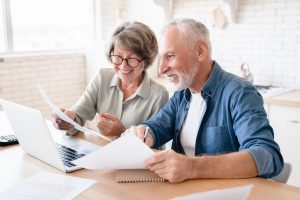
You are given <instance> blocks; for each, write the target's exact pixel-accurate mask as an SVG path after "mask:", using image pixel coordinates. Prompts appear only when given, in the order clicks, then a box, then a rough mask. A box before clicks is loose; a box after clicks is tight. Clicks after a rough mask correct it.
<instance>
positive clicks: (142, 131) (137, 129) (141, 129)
mask: <svg viewBox="0 0 300 200" xmlns="http://www.w3.org/2000/svg"><path fill="white" fill-rule="evenodd" d="M129 132H131V133H134V134H136V135H137V136H138V137H139V138H140V139H141V140H142V141H143V142H144V143H145V144H146V145H148V146H149V147H152V146H153V138H152V135H151V134H146V127H145V126H143V125H138V126H131V127H130V128H129V129H127V130H126V131H125V132H124V134H126V133H129ZM145 136H146V137H145Z"/></svg>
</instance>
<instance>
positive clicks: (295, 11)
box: [0, 0, 300, 187]
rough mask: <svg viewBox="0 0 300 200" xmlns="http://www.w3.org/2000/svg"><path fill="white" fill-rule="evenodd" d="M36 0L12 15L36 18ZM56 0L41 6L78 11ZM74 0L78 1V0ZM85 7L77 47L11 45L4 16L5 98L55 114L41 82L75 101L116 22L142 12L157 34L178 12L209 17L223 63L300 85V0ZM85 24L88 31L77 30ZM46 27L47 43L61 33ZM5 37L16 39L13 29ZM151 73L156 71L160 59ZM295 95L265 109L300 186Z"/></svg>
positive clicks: (0, 61)
mask: <svg viewBox="0 0 300 200" xmlns="http://www.w3.org/2000/svg"><path fill="white" fill-rule="evenodd" d="M34 1H35V4H32V6H36V5H37V3H38V2H41V1H37V0H27V1H22V0H19V1H18V0H10V2H11V7H12V8H15V9H16V10H17V11H16V15H15V19H14V18H13V17H12V20H15V21H18V20H19V21H22V20H24V19H28V20H29V21H30V20H33V21H34V20H35V19H36V18H38V17H39V16H38V14H39V13H38V12H37V16H34V15H33V18H32V19H30V17H29V18H26V13H28V11H27V12H26V9H25V8H26V6H28V4H29V3H28V2H31V3H32V2H34ZM84 1H85V0H84ZM84 1H81V2H84ZM3 2H8V0H0V3H1V4H3ZM15 2H18V4H16V3H15ZM45 2H46V1H43V3H40V4H41V5H42V4H45ZM50 2H51V5H54V7H53V8H51V7H46V9H45V11H43V12H49V13H50V14H49V16H51V18H55V17H58V16H59V13H62V15H63V16H64V17H66V16H69V15H70V16H72V15H71V14H70V12H72V10H73V8H74V7H73V4H76V3H75V1H72V0H69V1H68V0H64V1H59V0H52V1H50ZM64 2H67V4H66V5H67V6H69V8H70V9H67V10H61V9H62V7H63V6H60V5H62V4H63V3H64ZM76 2H77V4H78V2H79V1H76ZM22 4H24V5H22ZM3 5H4V4H3ZM21 5H22V6H21ZM0 6H1V5H0ZM6 6H7V5H6ZM6 8H7V7H6ZM65 8H68V7H65ZM81 9H82V12H83V9H85V12H86V15H85V16H86V21H88V20H89V19H90V20H89V21H88V22H87V23H86V24H85V26H83V27H84V28H79V29H78V28H77V29H76V28H75V29H74V31H73V32H74V33H75V35H76V34H77V38H73V37H72V36H68V37H66V38H67V39H68V40H69V43H70V44H71V46H72V45H74V48H73V49H75V47H76V46H81V47H84V48H81V49H79V50H78V49H76V50H65V49H58V51H37V50H35V49H34V48H33V49H27V47H26V46H18V44H20V43H18V41H16V42H15V46H14V48H12V47H10V48H7V47H5V45H4V42H2V41H4V40H5V37H3V35H2V40H1V32H3V29H4V26H3V24H0V98H4V99H8V100H11V101H14V102H17V103H20V104H24V105H27V106H31V107H34V108H37V109H39V110H41V111H42V113H43V114H44V116H45V117H46V118H49V116H50V113H51V111H50V109H49V107H48V106H47V104H46V103H45V102H44V101H43V100H42V99H41V97H40V95H39V94H38V91H37V87H36V84H37V82H40V83H41V84H42V85H43V87H44V89H45V90H46V92H47V93H48V95H49V97H50V99H51V100H52V101H53V102H54V103H55V104H56V105H57V106H60V107H70V106H72V105H73V104H74V103H75V102H76V100H77V99H78V98H79V96H80V95H81V93H82V92H83V90H84V89H85V87H86V84H87V83H88V81H89V80H90V78H91V77H92V76H93V74H95V73H96V71H97V70H98V69H99V68H100V67H110V65H109V64H108V63H107V61H106V59H105V56H104V51H103V49H104V45H105V41H106V39H107V38H108V37H109V34H110V31H111V30H112V28H114V27H115V26H116V25H117V24H118V23H120V22H122V21H126V20H138V21H142V22H144V23H146V24H148V25H149V26H150V27H151V28H152V29H153V30H154V31H155V32H156V33H157V34H158V33H159V30H160V28H161V27H162V25H163V24H164V23H165V22H166V21H168V20H169V19H174V18H178V17H191V18H194V19H197V20H199V21H202V22H203V23H204V24H206V25H207V27H208V28H209V30H210V34H211V40H212V46H213V59H215V60H217V61H218V62H219V64H221V66H222V67H223V68H224V69H225V70H227V71H229V72H232V73H234V74H237V75H240V74H241V73H240V67H241V65H242V64H243V63H247V64H248V66H249V68H250V70H251V72H252V74H253V77H254V84H258V85H274V86H280V87H281V88H284V89H295V88H298V89H299V88H300V67H299V63H300V0H143V1H141V0H89V6H87V7H82V8H81ZM13 14H14V13H12V15H13ZM40 14H43V13H40ZM73 14H74V13H73ZM81 14H82V13H81ZM78 15H79V14H78ZM13 16H14V15H13ZM73 16H76V13H75V15H73ZM84 19H85V18H84ZM84 19H83V18H80V19H78V20H79V21H80V20H82V21H84ZM76 20H77V19H76ZM1 21H4V13H3V10H1V9H0V23H1ZM58 21H60V22H61V23H62V25H63V28H65V29H68V28H69V25H70V24H68V23H66V22H64V20H63V19H61V20H58ZM32 27H33V30H37V28H35V25H34V24H30V26H28V27H25V28H24V27H23V29H24V30H25V32H26V30H27V29H28V28H32ZM71 28H72V27H71V26H70V29H71ZM1 29H2V30H1ZM83 29H84V30H86V33H88V34H82V35H78V34H80V33H81V32H82V30H83ZM47 30H48V29H47ZM72 30H73V29H72ZM21 33H22V34H19V35H17V37H15V39H16V40H18V38H19V41H22V40H24V41H27V40H28V41H30V40H32V38H34V39H35V38H36V37H32V35H26V34H24V32H22V31H21ZM42 35H43V36H44V37H48V38H47V40H46V41H43V42H46V43H47V42H48V41H51V40H52V39H53V38H55V37H56V36H57V35H56V34H55V32H51V31H45V32H43V34H42ZM22 37H23V38H22ZM3 38H4V39H3ZM20 38H21V39H20ZM78 38H79V39H78ZM6 39H7V40H11V38H9V37H8V38H6ZM88 41H89V42H88ZM41 42H42V41H41ZM78 44H80V45H78ZM87 44H88V45H87ZM35 45H36V46H38V45H39V44H35ZM33 47H34V46H33ZM14 50H18V51H15V52H14ZM149 73H150V74H151V76H152V77H153V78H157V76H158V73H157V62H156V63H155V64H154V65H153V66H152V68H151V69H150V71H149ZM296 99H297V101H298V103H296V104H293V106H294V105H296V107H286V106H283V107H282V106H276V105H272V104H268V105H267V107H266V109H267V111H268V113H269V114H270V113H271V114H270V116H271V118H270V121H271V123H272V124H273V125H274V129H275V130H276V133H278V135H279V136H277V135H276V136H275V137H279V139H278V140H280V143H281V147H282V149H283V152H284V155H285V158H286V160H287V161H290V162H292V163H293V165H294V170H293V173H294V174H292V177H291V181H290V183H291V184H294V185H297V186H299V187H300V181H299V180H300V170H299V169H300V161H299V159H298V155H296V153H297V152H299V150H300V149H299V145H298V142H299V141H300V135H299V134H298V135H296V134H295V133H299V130H300V128H299V124H300V122H299V119H300V109H299V100H300V99H299V97H298V96H297V97H296ZM291 113H292V114H291ZM284 116H293V117H294V118H293V119H288V121H290V122H293V124H289V123H283V121H284V120H286V119H283V118H280V117H284ZM294 122H297V123H294ZM278 125H280V127H278ZM280 134H281V135H280ZM287 147H288V149H287ZM295 169H298V171H297V170H295Z"/></svg>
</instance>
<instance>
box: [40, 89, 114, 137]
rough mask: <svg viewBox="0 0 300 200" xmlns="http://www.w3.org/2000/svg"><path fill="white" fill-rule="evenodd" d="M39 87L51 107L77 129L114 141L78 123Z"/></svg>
mask: <svg viewBox="0 0 300 200" xmlns="http://www.w3.org/2000/svg"><path fill="white" fill-rule="evenodd" d="M38 88H39V92H40V94H41V96H42V97H43V99H44V100H45V101H46V102H47V104H48V105H49V106H50V108H51V109H52V110H53V112H55V113H56V114H57V115H58V116H59V117H60V118H61V119H62V120H64V121H66V122H68V123H70V124H72V125H73V126H74V127H75V128H76V129H77V130H79V131H81V132H84V133H94V134H96V135H99V136H100V137H101V138H103V139H105V140H107V141H112V140H111V139H110V138H108V137H106V136H104V135H103V134H101V133H100V132H97V131H93V130H91V129H88V128H85V127H83V126H80V125H79V124H77V123H76V122H75V121H74V120H72V119H71V118H69V117H68V116H67V115H66V114H65V113H64V112H62V111H61V110H60V109H59V108H58V107H57V106H55V105H54V104H53V103H52V102H51V101H50V99H49V97H48V95H47V94H46V92H45V91H44V89H43V88H42V86H41V85H38Z"/></svg>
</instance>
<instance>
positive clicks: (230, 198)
mask: <svg viewBox="0 0 300 200" xmlns="http://www.w3.org/2000/svg"><path fill="white" fill-rule="evenodd" d="M252 187H253V185H246V186H241V187H234V188H227V189H221V190H212V191H208V192H199V193H194V194H190V195H185V196H179V197H176V198H173V199H172V200H219V199H222V200H246V199H247V198H248V196H249V194H250V192H251V189H252Z"/></svg>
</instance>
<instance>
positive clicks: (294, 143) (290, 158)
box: [269, 104, 300, 187]
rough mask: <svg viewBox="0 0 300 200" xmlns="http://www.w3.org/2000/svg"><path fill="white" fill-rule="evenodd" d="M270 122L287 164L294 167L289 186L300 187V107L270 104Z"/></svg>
mask: <svg viewBox="0 0 300 200" xmlns="http://www.w3.org/2000/svg"><path fill="white" fill-rule="evenodd" d="M269 120H270V124H271V125H272V127H273V129H274V136H275V140H276V142H277V143H278V144H279V146H280V149H281V153H282V155H283V158H284V160H285V162H289V163H291V164H292V167H293V169H292V173H291V176H290V178H289V181H288V184H290V185H294V186H297V187H300V107H296V106H282V105H276V104H269Z"/></svg>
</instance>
